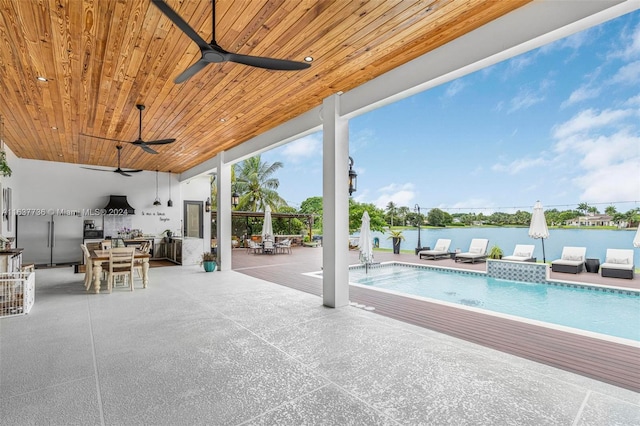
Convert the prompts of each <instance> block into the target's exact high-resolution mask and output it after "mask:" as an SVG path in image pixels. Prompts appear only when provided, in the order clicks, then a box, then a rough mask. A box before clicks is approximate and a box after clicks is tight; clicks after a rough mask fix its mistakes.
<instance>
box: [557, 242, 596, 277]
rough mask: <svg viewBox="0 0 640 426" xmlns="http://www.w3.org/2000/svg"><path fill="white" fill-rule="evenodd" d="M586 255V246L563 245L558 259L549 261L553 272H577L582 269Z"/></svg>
mask: <svg viewBox="0 0 640 426" xmlns="http://www.w3.org/2000/svg"><path fill="white" fill-rule="evenodd" d="M586 255H587V248H586V247H563V248H562V255H561V256H560V259H557V260H554V261H553V262H551V270H552V271H553V272H566V273H569V274H577V273H578V272H582V271H583V270H584V262H585V258H586Z"/></svg>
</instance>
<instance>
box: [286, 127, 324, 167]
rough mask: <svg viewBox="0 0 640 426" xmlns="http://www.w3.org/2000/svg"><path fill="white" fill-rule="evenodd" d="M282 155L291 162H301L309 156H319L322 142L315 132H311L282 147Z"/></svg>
mask: <svg viewBox="0 0 640 426" xmlns="http://www.w3.org/2000/svg"><path fill="white" fill-rule="evenodd" d="M282 155H283V156H284V157H285V159H286V160H287V161H290V162H292V163H301V162H303V161H306V160H308V159H309V158H313V157H321V156H322V144H321V140H320V137H319V136H318V135H317V134H313V135H308V136H305V137H303V138H301V139H298V140H296V141H294V142H290V143H288V144H287V145H285V146H284V147H283V149H282Z"/></svg>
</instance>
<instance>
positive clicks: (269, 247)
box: [262, 240, 276, 254]
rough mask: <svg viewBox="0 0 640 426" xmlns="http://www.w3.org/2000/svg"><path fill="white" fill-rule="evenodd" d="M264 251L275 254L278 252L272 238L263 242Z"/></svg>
mask: <svg viewBox="0 0 640 426" xmlns="http://www.w3.org/2000/svg"><path fill="white" fill-rule="evenodd" d="M262 252H263V253H267V254H274V253H275V252H276V246H275V245H274V244H273V241H272V240H264V241H263V242H262Z"/></svg>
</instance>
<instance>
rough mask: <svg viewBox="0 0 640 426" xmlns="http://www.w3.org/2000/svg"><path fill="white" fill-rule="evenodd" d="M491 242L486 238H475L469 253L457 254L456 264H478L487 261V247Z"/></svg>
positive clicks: (470, 245)
mask: <svg viewBox="0 0 640 426" xmlns="http://www.w3.org/2000/svg"><path fill="white" fill-rule="evenodd" d="M488 246H489V240H488V239H486V238H473V239H472V240H471V244H469V251H466V252H464V253H458V254H456V262H470V263H476V262H477V261H480V260H486V259H487V247H488Z"/></svg>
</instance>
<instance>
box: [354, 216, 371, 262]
mask: <svg viewBox="0 0 640 426" xmlns="http://www.w3.org/2000/svg"><path fill="white" fill-rule="evenodd" d="M358 248H359V249H360V263H364V266H365V269H368V265H369V264H370V263H372V262H373V238H372V237H371V218H369V213H368V212H367V211H366V210H365V212H364V213H363V214H362V225H361V226H360V238H359V242H358Z"/></svg>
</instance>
